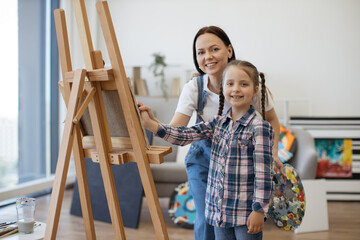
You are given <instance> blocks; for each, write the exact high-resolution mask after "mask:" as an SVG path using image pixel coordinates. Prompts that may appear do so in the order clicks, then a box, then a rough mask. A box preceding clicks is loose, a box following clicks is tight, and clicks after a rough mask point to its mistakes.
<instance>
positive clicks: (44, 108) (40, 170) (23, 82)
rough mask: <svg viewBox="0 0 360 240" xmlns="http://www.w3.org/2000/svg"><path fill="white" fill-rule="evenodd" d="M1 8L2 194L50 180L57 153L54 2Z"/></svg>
mask: <svg viewBox="0 0 360 240" xmlns="http://www.w3.org/2000/svg"><path fill="white" fill-rule="evenodd" d="M2 5H3V6H2V8H3V9H6V11H3V13H2V14H1V15H0V21H1V22H3V23H5V24H2V26H1V31H2V32H6V33H7V34H6V37H2V38H0V49H1V52H2V53H4V54H2V56H3V57H2V58H1V60H0V61H1V62H0V71H1V72H2V77H1V78H0V82H1V85H2V86H3V87H1V88H0V107H1V111H0V192H1V190H2V189H4V188H9V187H15V186H16V185H17V184H22V183H26V182H29V181H32V180H36V179H42V178H45V177H48V176H50V175H51V173H54V171H55V164H56V161H57V155H58V88H57V82H58V54H57V46H56V33H55V27H54V19H53V10H54V9H56V8H58V0H18V1H6V2H3V3H2ZM4 56H5V57H4ZM3 199H4V196H3V195H1V196H0V200H3Z"/></svg>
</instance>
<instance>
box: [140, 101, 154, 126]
mask: <svg viewBox="0 0 360 240" xmlns="http://www.w3.org/2000/svg"><path fill="white" fill-rule="evenodd" d="M136 105H137V106H138V108H139V111H140V112H143V111H147V112H148V114H149V117H150V119H152V120H154V121H157V122H158V120H157V119H156V118H155V116H154V114H153V112H152V110H151V108H150V107H149V106H146V105H144V104H142V102H140V101H136Z"/></svg>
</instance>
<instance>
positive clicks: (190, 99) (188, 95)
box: [175, 78, 198, 117]
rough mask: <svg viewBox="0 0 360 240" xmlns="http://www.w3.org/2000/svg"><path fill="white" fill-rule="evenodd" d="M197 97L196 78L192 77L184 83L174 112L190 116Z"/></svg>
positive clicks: (194, 107)
mask: <svg viewBox="0 0 360 240" xmlns="http://www.w3.org/2000/svg"><path fill="white" fill-rule="evenodd" d="M197 98H198V91H197V83H196V78H193V79H192V80H190V81H189V82H188V83H186V84H185V85H184V87H183V90H182V91H181V94H180V97H179V101H178V104H177V107H176V110H175V112H179V113H182V114H185V115H187V116H190V117H191V115H192V113H193V111H194V110H195V109H196V105H197Z"/></svg>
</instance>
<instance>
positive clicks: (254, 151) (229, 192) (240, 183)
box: [140, 60, 274, 240]
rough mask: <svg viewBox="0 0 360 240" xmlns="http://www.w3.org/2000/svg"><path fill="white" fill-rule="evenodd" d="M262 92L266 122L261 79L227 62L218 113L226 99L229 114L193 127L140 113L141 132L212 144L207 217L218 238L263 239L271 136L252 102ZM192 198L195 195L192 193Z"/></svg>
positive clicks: (253, 71) (251, 68) (183, 142)
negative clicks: (210, 141) (182, 125)
mask: <svg viewBox="0 0 360 240" xmlns="http://www.w3.org/2000/svg"><path fill="white" fill-rule="evenodd" d="M259 77H260V78H261V80H262V81H261V83H262V85H261V88H262V89H263V90H262V94H261V95H262V97H261V100H262V111H261V112H262V115H263V119H265V116H264V114H265V107H264V106H265V98H266V96H265V95H266V93H265V89H266V87H265V78H264V75H263V74H262V73H260V74H259V73H258V71H257V69H256V67H255V66H254V65H252V64H251V63H249V62H246V61H236V60H234V61H231V62H230V63H229V64H228V65H227V67H226V68H225V70H224V75H223V81H222V83H221V86H220V97H219V101H220V103H219V111H218V112H219V114H221V113H222V110H223V105H224V98H225V99H226V101H227V102H228V103H229V104H230V105H231V108H230V109H229V111H228V112H227V113H226V114H224V115H222V116H220V115H217V116H215V117H213V118H212V119H211V120H210V121H207V122H200V123H199V124H197V125H195V126H193V127H190V128H188V127H171V126H169V125H165V124H162V123H159V122H157V121H155V120H153V119H152V118H151V117H150V116H149V114H148V108H141V107H140V111H141V117H142V120H143V123H144V126H145V128H147V129H149V130H150V131H152V132H154V133H156V134H157V135H158V136H159V137H162V138H164V139H165V140H166V141H169V142H171V143H173V144H176V145H186V144H189V143H192V142H196V141H200V140H203V139H211V140H212V143H211V160H210V169H209V174H208V181H207V190H206V199H205V202H206V210H205V217H206V220H207V222H208V223H209V224H211V225H213V226H214V227H215V237H216V239H218V240H222V239H226V240H227V239H262V228H263V225H264V213H265V212H266V211H267V209H268V203H269V200H270V193H271V177H272V176H271V167H272V162H273V158H272V147H273V143H274V131H273V129H272V127H271V125H270V124H269V123H268V122H266V121H264V120H262V119H261V117H259V116H257V115H256V111H255V110H254V107H253V106H252V105H251V101H252V98H253V97H254V96H256V94H257V91H258V89H259ZM195 194H196V193H195Z"/></svg>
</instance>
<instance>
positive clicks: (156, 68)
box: [149, 53, 168, 99]
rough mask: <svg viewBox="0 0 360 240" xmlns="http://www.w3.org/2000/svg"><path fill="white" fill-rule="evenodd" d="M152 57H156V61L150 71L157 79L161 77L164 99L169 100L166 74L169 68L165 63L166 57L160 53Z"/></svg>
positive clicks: (151, 65)
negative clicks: (166, 69) (165, 71)
mask: <svg viewBox="0 0 360 240" xmlns="http://www.w3.org/2000/svg"><path fill="white" fill-rule="evenodd" d="M152 56H153V57H154V61H153V62H152V63H151V64H150V66H149V69H150V70H151V71H152V73H153V75H154V77H155V78H157V77H160V89H161V91H162V95H163V97H164V98H165V99H167V96H168V94H167V90H168V86H167V85H166V82H165V74H164V69H165V67H166V66H167V64H166V63H165V56H164V55H161V54H160V53H154V54H152Z"/></svg>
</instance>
